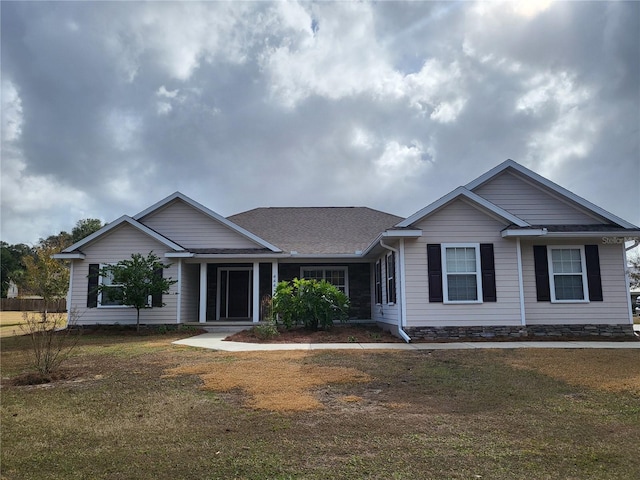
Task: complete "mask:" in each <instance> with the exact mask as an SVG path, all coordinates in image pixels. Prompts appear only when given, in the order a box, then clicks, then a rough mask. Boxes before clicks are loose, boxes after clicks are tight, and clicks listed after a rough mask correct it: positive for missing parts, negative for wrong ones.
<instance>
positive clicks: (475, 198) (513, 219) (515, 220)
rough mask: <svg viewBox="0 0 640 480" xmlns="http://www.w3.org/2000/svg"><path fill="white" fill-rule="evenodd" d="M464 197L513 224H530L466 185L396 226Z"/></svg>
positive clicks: (407, 223) (524, 225)
mask: <svg viewBox="0 0 640 480" xmlns="http://www.w3.org/2000/svg"><path fill="white" fill-rule="evenodd" d="M461 197H462V198H466V199H467V200H470V201H471V202H472V203H475V204H476V205H478V206H480V207H482V208H484V209H485V210H486V211H488V212H490V213H493V214H494V215H496V216H498V217H501V218H503V219H504V220H507V221H509V222H510V223H512V224H514V225H518V226H519V227H529V226H530V225H529V224H528V223H527V222H525V221H524V220H522V219H521V218H519V217H517V216H515V215H513V214H512V213H509V212H507V211H506V210H505V209H503V208H501V207H499V206H498V205H496V204H495V203H492V202H490V201H489V200H487V199H486V198H483V197H481V196H480V195H477V194H475V193H473V192H472V191H471V190H469V189H468V188H467V187H458V188H456V189H455V190H453V191H451V192H449V193H448V194H446V195H445V196H444V197H440V198H439V199H438V200H436V201H435V202H433V203H431V204H429V205H427V206H426V207H424V208H423V209H422V210H419V211H418V212H416V213H414V214H413V215H411V216H410V217H409V218H407V219H406V220H403V221H402V222H400V223H398V224H396V227H409V226H411V225H413V224H414V223H415V222H417V221H419V220H422V219H423V218H424V217H426V216H428V215H431V214H432V213H434V212H436V211H438V210H440V209H441V208H442V207H444V206H445V205H447V204H449V203H451V202H453V201H454V200H457V199H459V198H461Z"/></svg>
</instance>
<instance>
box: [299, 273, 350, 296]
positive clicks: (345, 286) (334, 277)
mask: <svg viewBox="0 0 640 480" xmlns="http://www.w3.org/2000/svg"><path fill="white" fill-rule="evenodd" d="M300 277H301V278H306V279H308V280H318V281H321V280H326V281H327V282H329V283H330V284H331V285H333V286H334V287H337V288H338V290H340V291H341V292H342V293H344V294H345V295H347V296H349V281H348V278H349V277H348V274H347V267H302V268H301V269H300Z"/></svg>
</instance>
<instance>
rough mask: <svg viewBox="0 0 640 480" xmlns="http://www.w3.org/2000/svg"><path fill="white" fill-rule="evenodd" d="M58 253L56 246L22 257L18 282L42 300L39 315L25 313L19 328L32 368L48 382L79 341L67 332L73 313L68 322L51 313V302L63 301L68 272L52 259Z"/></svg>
mask: <svg viewBox="0 0 640 480" xmlns="http://www.w3.org/2000/svg"><path fill="white" fill-rule="evenodd" d="M57 252H58V248H57V247H56V246H46V245H41V246H39V247H37V248H35V250H34V255H27V256H25V257H24V258H23V262H24V265H25V271H24V274H23V276H22V279H21V282H20V284H21V286H22V288H24V289H25V290H27V291H29V292H30V293H32V294H34V295H38V296H40V297H42V298H43V300H44V302H43V306H42V311H40V312H37V313H36V312H24V315H23V317H24V322H23V324H21V325H20V328H21V329H22V331H23V332H24V333H25V334H26V335H28V337H29V339H30V341H31V347H32V353H33V361H34V366H35V368H36V369H37V370H38V372H39V373H40V374H41V375H42V376H43V379H44V378H49V377H50V375H51V373H53V372H54V370H56V369H57V368H58V367H59V366H60V364H61V363H62V362H63V361H64V360H65V359H66V358H68V356H69V355H70V354H71V351H72V350H73V348H74V347H75V345H76V343H77V341H78V336H77V335H72V334H71V329H70V328H69V326H70V324H73V323H74V321H75V318H76V315H75V313H74V312H71V313H70V315H69V322H67V320H66V315H65V314H64V313H55V312H54V313H52V312H51V310H52V309H51V307H52V304H53V301H55V300H58V299H59V298H62V297H64V296H65V295H66V293H67V289H68V287H69V269H68V268H67V266H66V265H65V264H64V263H63V262H61V261H59V260H55V259H54V258H52V255H53V254H54V253H57ZM65 327H66V328H65Z"/></svg>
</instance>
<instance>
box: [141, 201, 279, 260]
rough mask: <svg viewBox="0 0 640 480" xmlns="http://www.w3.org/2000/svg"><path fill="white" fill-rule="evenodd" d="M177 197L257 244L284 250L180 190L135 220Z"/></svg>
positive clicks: (144, 211) (275, 250)
mask: <svg viewBox="0 0 640 480" xmlns="http://www.w3.org/2000/svg"><path fill="white" fill-rule="evenodd" d="M176 199H180V200H182V201H183V202H185V203H187V204H189V205H191V206H192V207H193V208H195V209H196V210H199V211H201V212H202V213H204V214H205V215H207V216H209V217H210V218H212V219H214V220H217V221H218V222H220V223H222V224H223V225H225V226H226V227H228V228H230V229H231V230H234V231H236V232H237V233H239V234H240V235H242V236H243V237H246V238H248V239H250V240H252V241H254V242H256V243H257V244H259V245H261V246H263V247H265V248H268V249H269V250H271V251H272V252H281V251H282V250H280V249H279V248H278V247H276V246H275V245H272V244H270V243H269V242H267V241H266V240H263V239H262V238H260V237H258V236H257V235H255V234H253V233H251V232H250V231H248V230H245V229H244V228H242V227H241V226H240V225H236V224H235V223H233V222H232V221H231V220H228V219H226V218H224V217H223V216H222V215H219V214H217V213H216V212H214V211H213V210H210V209H208V208H207V207H205V206H204V205H202V204H200V203H198V202H196V201H195V200H192V199H191V198H189V197H187V196H186V195H184V194H183V193H180V192H175V193H173V194H171V195H169V196H168V197H167V198H165V199H163V200H160V201H159V202H157V203H155V204H153V205H151V206H150V207H149V208H147V209H145V210H143V211H142V212H140V213H138V214H136V215H134V216H133V218H134V219H135V220H140V219H141V218H143V217H145V216H147V215H149V214H150V213H151V212H154V211H155V210H158V209H159V208H162V207H164V206H165V205H167V204H168V203H170V202H172V201H174V200H176Z"/></svg>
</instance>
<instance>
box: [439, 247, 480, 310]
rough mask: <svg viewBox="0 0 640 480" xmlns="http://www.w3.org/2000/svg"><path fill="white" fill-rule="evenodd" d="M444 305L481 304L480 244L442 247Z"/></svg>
mask: <svg viewBox="0 0 640 480" xmlns="http://www.w3.org/2000/svg"><path fill="white" fill-rule="evenodd" d="M441 252H442V287H443V301H444V303H482V281H481V271H480V244H478V243H445V244H443V245H442V250H441Z"/></svg>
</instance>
